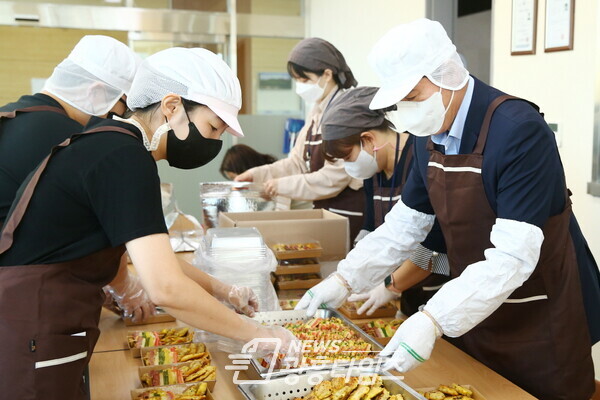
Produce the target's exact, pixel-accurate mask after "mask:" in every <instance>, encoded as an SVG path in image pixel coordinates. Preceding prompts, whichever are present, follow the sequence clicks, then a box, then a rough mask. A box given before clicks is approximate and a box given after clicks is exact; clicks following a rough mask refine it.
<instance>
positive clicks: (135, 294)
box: [106, 273, 156, 322]
mask: <svg viewBox="0 0 600 400" xmlns="http://www.w3.org/2000/svg"><path fill="white" fill-rule="evenodd" d="M106 288H107V289H108V292H109V293H110V294H111V296H112V297H113V299H114V300H115V302H116V303H117V305H118V306H119V308H120V309H121V310H122V312H123V314H122V315H123V317H125V318H129V317H130V318H131V319H132V321H133V322H140V321H143V320H144V319H146V318H148V317H150V316H152V315H155V314H156V307H155V306H154V303H152V301H150V297H149V296H148V294H147V293H146V291H145V290H144V288H143V287H142V283H141V282H140V278H139V277H138V276H137V275H132V274H131V273H128V274H127V278H125V279H124V280H123V282H120V283H119V284H113V285H108V286H106Z"/></svg>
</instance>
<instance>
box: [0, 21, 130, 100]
mask: <svg viewBox="0 0 600 400" xmlns="http://www.w3.org/2000/svg"><path fill="white" fill-rule="evenodd" d="M85 35H106V36H112V37H114V38H115V39H117V40H120V41H121V42H123V43H127V32H117V31H98V30H80V29H59V28H37V27H22V26H20V27H16V26H0V38H2V40H1V41H0V104H6V103H8V102H11V101H14V100H16V99H18V98H19V97H20V96H22V95H24V94H31V78H48V77H49V76H50V75H51V74H52V70H53V69H54V67H55V66H56V65H57V64H58V63H60V62H61V61H62V60H63V59H64V58H65V57H67V56H68V55H69V53H70V52H71V50H72V49H73V47H74V46H75V45H76V44H77V42H78V41H79V39H81V38H82V37H83V36H85Z"/></svg>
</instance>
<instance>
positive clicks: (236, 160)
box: [219, 144, 277, 178]
mask: <svg viewBox="0 0 600 400" xmlns="http://www.w3.org/2000/svg"><path fill="white" fill-rule="evenodd" d="M275 161H277V159H276V158H275V157H273V156H272V155H269V154H262V153H259V152H258V151H256V150H254V149H253V148H252V147H250V146H246V145H245V144H236V145H235V146H231V147H230V148H229V149H228V150H227V152H225V156H223V161H222V162H221V168H219V172H221V175H223V176H224V177H225V178H227V175H225V172H226V171H227V172H233V173H234V174H241V173H242V172H245V171H246V170H249V169H250V168H254V167H258V166H261V165H265V164H272V163H274V162H275Z"/></svg>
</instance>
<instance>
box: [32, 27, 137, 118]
mask: <svg viewBox="0 0 600 400" xmlns="http://www.w3.org/2000/svg"><path fill="white" fill-rule="evenodd" d="M140 62H141V59H140V58H139V56H137V55H136V54H135V53H134V52H133V51H132V50H131V49H130V48H129V47H127V46H126V45H125V44H123V43H121V42H119V41H118V40H116V39H113V38H111V37H108V36H100V35H88V36H84V37H83V38H82V39H81V40H80V41H79V43H77V45H76V46H75V47H74V48H73V50H72V51H71V53H70V54H69V56H68V57H67V58H66V59H65V60H63V61H62V62H61V63H60V64H58V65H57V66H56V68H54V72H53V73H52V75H51V76H50V78H48V80H47V81H46V84H45V85H44V89H43V90H45V91H48V92H49V93H51V94H53V95H55V96H57V97H58V98H60V99H61V100H63V101H64V102H65V103H67V104H69V105H71V106H73V107H75V108H77V109H78V110H80V111H82V112H84V113H86V114H88V115H104V114H106V113H108V111H110V109H111V108H112V107H113V106H114V105H115V103H116V102H117V101H118V100H119V98H121V96H123V94H127V93H128V92H129V89H130V88H131V83H132V81H133V78H134V76H135V73H136V70H137V68H138V66H139V64H140Z"/></svg>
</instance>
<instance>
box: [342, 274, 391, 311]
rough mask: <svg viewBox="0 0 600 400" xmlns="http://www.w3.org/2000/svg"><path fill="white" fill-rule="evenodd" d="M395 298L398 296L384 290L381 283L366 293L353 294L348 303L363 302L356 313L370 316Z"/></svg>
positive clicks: (386, 289)
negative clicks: (365, 313)
mask: <svg viewBox="0 0 600 400" xmlns="http://www.w3.org/2000/svg"><path fill="white" fill-rule="evenodd" d="M396 298H398V294H397V293H394V292H392V291H391V290H389V289H388V288H386V287H385V284H384V283H383V282H382V283H380V284H379V285H377V286H375V288H374V289H371V291H369V292H367V293H360V294H353V295H352V296H350V297H349V298H348V301H364V302H365V303H364V304H363V305H362V306H361V307H360V308H359V309H358V310H356V313H357V314H363V313H364V312H365V311H366V312H367V315H372V314H373V313H374V312H375V310H377V309H378V308H379V307H381V306H384V305H386V304H387V303H389V302H390V301H392V300H395V299H396ZM367 310H368V311H367Z"/></svg>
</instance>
